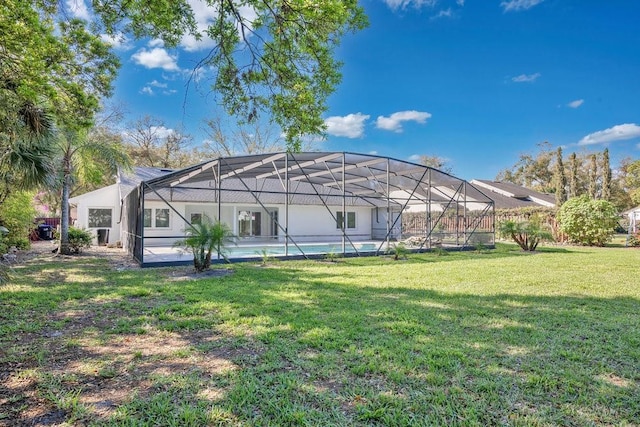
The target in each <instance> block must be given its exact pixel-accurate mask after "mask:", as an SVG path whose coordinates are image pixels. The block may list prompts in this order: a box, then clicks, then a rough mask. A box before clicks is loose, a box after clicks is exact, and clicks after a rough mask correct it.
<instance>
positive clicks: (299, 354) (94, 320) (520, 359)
mask: <svg viewBox="0 0 640 427" xmlns="http://www.w3.org/2000/svg"><path fill="white" fill-rule="evenodd" d="M230 268H231V269H232V270H233V273H232V274H230V275H227V276H225V277H211V278H206V279H200V280H173V278H172V277H173V275H174V274H175V273H174V271H173V270H172V269H146V270H125V271H120V272H118V271H114V270H112V269H111V268H110V267H109V265H108V263H107V262H105V261H103V260H98V259H91V258H87V257H84V258H78V259H77V260H71V261H68V260H67V261H64V260H63V261H53V260H51V259H39V260H35V261H33V262H31V263H29V264H27V265H26V266H24V267H21V268H16V269H15V270H14V272H13V277H14V278H13V280H12V282H11V283H10V284H8V285H5V286H2V287H0V366H1V368H2V369H1V371H0V425H2V423H5V424H6V425H15V424H19V423H25V424H28V423H37V422H40V423H43V424H44V423H46V422H49V424H51V423H54V422H55V423H58V424H64V423H65V422H66V423H68V425H76V424H77V425H85V424H99V425H126V426H134V425H149V426H156V425H175V426H189V425H191V426H201V425H316V426H327V425H384V426H395V425H397V426H400V425H463V426H467V425H479V426H485V425H540V426H547V425H548V426H552V425H576V426H585V425H639V424H640V250H638V249H631V248H595V249H594V248H543V249H542V250H541V252H539V253H536V254H524V253H521V252H519V251H518V250H517V249H516V248H515V247H514V246H511V245H508V246H507V245H499V248H498V250H495V251H488V252H486V253H476V252H468V253H453V254H450V255H447V256H445V255H440V256H438V255H437V254H423V255H410V256H409V259H408V260H404V261H403V260H401V261H393V260H392V259H390V258H385V257H380V258H352V259H346V260H340V261H339V262H337V263H329V262H318V261H305V262H279V263H274V264H273V265H271V266H268V267H260V266H258V265H256V264H236V265H232V266H231V267H230Z"/></svg>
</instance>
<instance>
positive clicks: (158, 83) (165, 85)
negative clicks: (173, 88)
mask: <svg viewBox="0 0 640 427" xmlns="http://www.w3.org/2000/svg"><path fill="white" fill-rule="evenodd" d="M147 84H148V85H149V86H153V87H161V88H166V87H167V84H166V83H161V82H159V81H157V80H153V81H151V82H149V83H147Z"/></svg>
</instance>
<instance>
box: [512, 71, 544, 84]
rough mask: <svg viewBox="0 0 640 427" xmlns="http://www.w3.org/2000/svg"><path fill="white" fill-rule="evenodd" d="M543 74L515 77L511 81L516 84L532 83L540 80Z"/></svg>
mask: <svg viewBox="0 0 640 427" xmlns="http://www.w3.org/2000/svg"><path fill="white" fill-rule="evenodd" d="M541 75H542V74H540V73H534V74H520V75H519V76H515V77H512V78H511V81H513V82H516V83H532V82H535V81H536V80H538V77H540V76H541Z"/></svg>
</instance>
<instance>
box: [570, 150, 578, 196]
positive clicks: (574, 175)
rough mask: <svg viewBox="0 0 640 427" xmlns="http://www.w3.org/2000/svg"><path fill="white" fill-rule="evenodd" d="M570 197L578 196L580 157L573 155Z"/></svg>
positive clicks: (571, 159)
mask: <svg viewBox="0 0 640 427" xmlns="http://www.w3.org/2000/svg"><path fill="white" fill-rule="evenodd" d="M569 196H570V197H577V196H578V156H576V153H571V156H569Z"/></svg>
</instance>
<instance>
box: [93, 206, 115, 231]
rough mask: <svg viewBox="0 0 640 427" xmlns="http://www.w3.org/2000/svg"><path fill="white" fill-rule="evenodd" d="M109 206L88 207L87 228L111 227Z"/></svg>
mask: <svg viewBox="0 0 640 427" xmlns="http://www.w3.org/2000/svg"><path fill="white" fill-rule="evenodd" d="M112 211H113V210H112V209H111V208H89V228H99V227H106V228H110V227H111V217H112Z"/></svg>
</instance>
